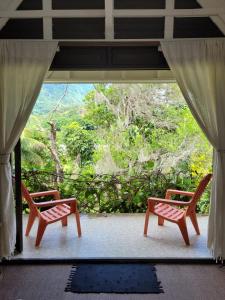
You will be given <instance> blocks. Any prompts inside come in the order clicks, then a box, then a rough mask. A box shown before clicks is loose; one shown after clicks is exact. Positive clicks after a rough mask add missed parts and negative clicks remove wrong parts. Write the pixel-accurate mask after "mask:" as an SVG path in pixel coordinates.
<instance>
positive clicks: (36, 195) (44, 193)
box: [30, 190, 60, 199]
mask: <svg viewBox="0 0 225 300" xmlns="http://www.w3.org/2000/svg"><path fill="white" fill-rule="evenodd" d="M51 195H53V196H54V199H60V194H59V191H57V190H52V191H45V192H37V193H31V194H30V196H31V197H32V198H37V197H44V196H51Z"/></svg>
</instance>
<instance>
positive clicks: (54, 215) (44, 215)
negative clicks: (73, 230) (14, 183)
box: [21, 183, 81, 247]
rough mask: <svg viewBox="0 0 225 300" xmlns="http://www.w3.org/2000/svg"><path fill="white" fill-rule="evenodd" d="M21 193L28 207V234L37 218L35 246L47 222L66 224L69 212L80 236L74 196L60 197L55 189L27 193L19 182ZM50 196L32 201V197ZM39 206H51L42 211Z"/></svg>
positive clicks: (38, 243) (78, 216)
mask: <svg viewBox="0 0 225 300" xmlns="http://www.w3.org/2000/svg"><path fill="white" fill-rule="evenodd" d="M21 189H22V195H23V197H24V198H25V199H26V201H27V202H28V206H29V209H30V213H29V217H28V222H27V227H26V233H25V235H26V236H28V235H29V233H30V230H31V228H32V226H33V224H34V221H35V219H36V218H38V219H39V224H38V230H37V237H36V242H35V246H36V247H38V246H39V245H40V242H41V240H42V237H43V234H44V232H45V229H46V227H47V225H48V224H51V223H55V222H57V221H61V222H62V226H67V217H68V216H69V215H71V214H75V219H76V223H77V231H78V237H81V226H80V215H79V211H78V207H77V200H76V199H75V198H69V199H60V193H59V191H57V190H51V191H45V192H38V193H29V192H28V190H27V188H26V187H25V185H24V184H23V183H22V184H21ZM44 196H52V197H53V200H51V201H46V202H39V203H36V202H34V200H33V199H34V198H38V197H44ZM41 207H51V208H49V209H47V210H45V211H43V212H40V211H39V208H41Z"/></svg>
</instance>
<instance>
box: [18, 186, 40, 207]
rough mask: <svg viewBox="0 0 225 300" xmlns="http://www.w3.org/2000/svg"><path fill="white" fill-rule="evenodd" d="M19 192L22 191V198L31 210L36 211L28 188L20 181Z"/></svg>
mask: <svg viewBox="0 0 225 300" xmlns="http://www.w3.org/2000/svg"><path fill="white" fill-rule="evenodd" d="M21 192H22V196H23V198H24V199H25V200H26V201H27V203H28V206H29V208H30V209H32V210H36V211H38V209H37V208H36V206H35V205H34V201H33V199H32V197H31V196H30V193H29V191H28V189H27V188H26V187H25V185H24V184H23V182H21Z"/></svg>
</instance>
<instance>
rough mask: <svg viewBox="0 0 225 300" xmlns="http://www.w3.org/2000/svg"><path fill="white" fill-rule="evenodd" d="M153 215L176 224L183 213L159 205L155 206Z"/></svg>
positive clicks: (179, 210)
mask: <svg viewBox="0 0 225 300" xmlns="http://www.w3.org/2000/svg"><path fill="white" fill-rule="evenodd" d="M154 213H155V214H156V215H157V216H160V217H163V218H165V219H168V220H171V221H175V222H176V221H178V220H180V219H181V218H182V217H183V216H184V214H185V211H184V210H182V209H179V208H175V207H173V206H171V205H169V204H165V203H159V204H157V205H155V207H154Z"/></svg>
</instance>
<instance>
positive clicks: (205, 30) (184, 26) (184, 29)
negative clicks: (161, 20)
mask: <svg viewBox="0 0 225 300" xmlns="http://www.w3.org/2000/svg"><path fill="white" fill-rule="evenodd" d="M223 36H224V35H223V33H222V32H221V31H220V30H219V28H218V27H217V26H216V25H215V24H214V23H213V22H212V20H211V19H210V18H207V17H198V18H197V17H191V18H189V17H186V18H174V38H204V37H223Z"/></svg>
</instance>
